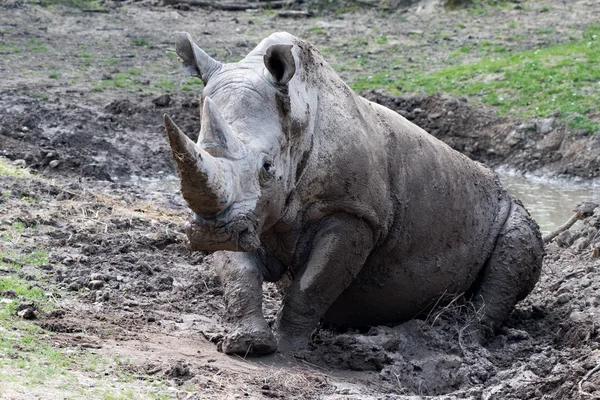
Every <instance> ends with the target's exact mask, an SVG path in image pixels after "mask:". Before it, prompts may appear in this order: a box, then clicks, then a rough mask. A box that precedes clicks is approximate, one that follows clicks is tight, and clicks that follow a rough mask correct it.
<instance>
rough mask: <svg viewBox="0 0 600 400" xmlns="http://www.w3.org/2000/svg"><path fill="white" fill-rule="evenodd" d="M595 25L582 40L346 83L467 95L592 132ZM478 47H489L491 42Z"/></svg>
mask: <svg viewBox="0 0 600 400" xmlns="http://www.w3.org/2000/svg"><path fill="white" fill-rule="evenodd" d="M599 36H600V26H598V25H594V26H590V27H588V28H587V29H586V31H585V33H584V35H583V39H581V40H577V41H573V42H571V43H566V44H558V45H554V46H551V47H547V48H541V49H537V50H527V51H523V52H519V53H513V54H506V53H502V50H501V49H494V51H495V52H496V53H495V54H494V55H493V56H492V57H490V58H485V59H483V60H480V61H478V62H475V63H472V64H466V65H456V66H451V67H448V68H444V69H442V70H440V71H437V72H433V73H428V74H420V73H418V72H417V73H415V74H414V75H411V74H410V72H407V71H395V70H388V71H382V72H380V73H378V74H375V75H373V76H372V77H370V78H369V77H360V78H357V79H355V80H354V82H353V83H352V84H351V86H352V87H353V89H355V90H357V91H362V90H367V89H371V88H375V87H380V88H381V87H383V88H385V89H387V90H388V91H390V92H392V93H396V94H397V93H399V92H401V91H402V92H421V91H423V92H425V93H427V94H433V93H440V92H441V93H447V94H450V95H454V96H458V95H467V96H470V97H472V98H474V99H477V100H480V101H481V102H483V103H485V104H488V105H492V106H495V107H497V108H498V111H499V113H500V114H501V115H503V114H511V115H515V116H518V117H521V118H525V119H529V118H533V117H547V116H550V115H553V114H555V113H558V114H559V116H560V117H561V118H562V119H563V120H564V121H566V122H567V123H568V124H569V126H570V127H571V128H575V129H582V130H584V131H585V132H588V133H592V132H598V131H599V130H600V121H598V120H591V119H590V118H589V117H588V116H591V115H592V113H594V112H596V111H597V109H598V104H600V68H594V67H593V66H595V65H599V62H600V41H599V40H598V37H599ZM482 45H483V47H490V48H493V46H492V45H491V44H489V45H488V46H485V44H482Z"/></svg>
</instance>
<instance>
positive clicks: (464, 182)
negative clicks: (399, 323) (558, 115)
mask: <svg viewBox="0 0 600 400" xmlns="http://www.w3.org/2000/svg"><path fill="white" fill-rule="evenodd" d="M358 101H359V102H361V104H359V106H358V108H359V109H360V110H361V117H360V118H359V120H361V122H360V123H358V124H357V123H356V122H355V124H354V126H353V127H352V128H350V127H348V131H347V132H346V135H347V136H351V135H354V137H348V138H347V139H346V140H345V142H346V146H336V149H337V150H338V151H342V152H343V150H341V149H342V148H345V149H346V150H347V151H349V153H350V154H346V155H342V154H340V155H338V156H337V158H338V160H339V159H342V160H354V165H359V166H360V165H362V168H356V167H354V168H353V167H347V166H346V165H344V168H342V170H341V172H338V173H337V174H334V180H338V181H340V180H341V181H346V182H347V181H352V180H357V179H358V180H362V181H361V182H356V183H355V184H354V185H352V188H351V189H350V190H349V191H350V192H353V193H354V202H355V203H356V204H360V205H359V206H358V207H356V208H355V211H354V212H353V213H361V212H363V211H364V210H367V211H368V218H372V220H373V221H376V222H372V227H373V231H374V235H375V237H376V239H377V240H376V243H377V245H376V247H375V248H374V249H373V251H372V252H371V255H370V257H369V259H368V261H367V264H366V265H365V267H364V268H363V270H362V272H361V274H360V275H359V277H358V279H357V280H356V282H355V283H354V284H353V285H352V286H351V287H350V288H349V289H348V290H346V292H345V293H344V294H343V295H342V296H341V297H340V298H339V299H338V301H336V303H335V304H334V305H333V306H332V308H331V309H330V312H329V313H328V315H327V317H326V318H327V319H329V320H331V321H334V322H335V321H336V320H342V321H345V322H346V323H347V322H348V321H355V323H356V325H362V324H371V323H377V322H379V321H382V322H384V321H390V320H401V319H407V318H411V317H414V316H416V315H417V314H419V313H420V312H423V311H424V310H426V309H427V308H428V307H430V306H432V305H433V304H434V303H435V302H436V301H438V300H439V299H440V297H441V296H444V295H447V296H451V295H454V294H458V293H462V292H464V291H466V290H467V289H468V288H469V287H470V286H471V285H472V284H473V282H474V281H475V279H476V278H477V275H478V273H479V271H480V270H481V268H482V267H483V265H484V264H485V262H486V260H487V259H488V257H489V255H490V254H491V251H492V249H493V247H494V244H495V240H496V237H497V235H498V232H499V231H500V229H501V227H502V225H503V224H504V221H505V220H506V217H507V215H508V212H509V210H510V203H511V200H510V195H509V194H508V193H507V192H506V191H505V190H504V189H503V188H502V187H501V185H500V184H499V182H498V180H497V177H496V176H495V174H494V173H493V172H492V171H490V170H488V169H487V168H485V167H483V166H482V165H481V164H479V163H476V162H474V161H472V160H470V159H468V158H467V157H465V156H463V155H462V154H460V153H458V152H456V151H454V150H452V149H451V148H450V147H448V146H447V145H446V144H444V143H442V142H441V141H439V140H438V139H436V138H434V137H433V136H431V135H429V134H428V133H426V132H425V131H423V130H422V129H420V128H418V127H417V126H415V125H414V124H412V123H410V122H409V121H407V120H405V119H404V118H403V117H401V116H400V115H398V114H396V113H394V112H392V111H390V110H388V109H386V108H384V107H381V106H379V105H376V104H373V103H370V102H367V101H366V100H362V99H360V100H358ZM361 125H362V127H360V126H361ZM361 171H368V173H362V172H361ZM338 187H339V186H338ZM338 190H339V189H338ZM343 202H348V199H347V198H346V199H344V200H343ZM363 202H364V203H363ZM371 216H374V217H371ZM350 304H352V306H351V307H346V306H347V305H350ZM357 304H358V306H357ZM340 317H341V318H340Z"/></svg>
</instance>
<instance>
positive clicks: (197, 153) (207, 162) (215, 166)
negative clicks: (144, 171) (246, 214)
mask: <svg viewBox="0 0 600 400" xmlns="http://www.w3.org/2000/svg"><path fill="white" fill-rule="evenodd" d="M164 122H165V128H166V130H167V135H168V137H169V144H170V145H171V151H172V152H173V158H174V159H175V163H176V164H177V172H178V173H179V180H180V183H181V194H182V195H183V198H184V199H185V201H186V202H187V204H188V205H189V206H190V208H191V209H192V210H193V211H194V212H195V213H196V214H198V215H199V216H200V217H202V218H213V217H215V216H217V215H219V214H220V213H222V212H223V211H224V210H225V209H226V208H227V207H229V205H230V204H231V198H232V194H233V191H232V189H231V187H230V184H231V179H230V178H231V177H229V176H227V172H226V171H224V170H223V168H222V167H221V166H220V164H219V163H218V162H217V160H216V159H215V158H214V157H213V156H211V155H210V154H208V153H207V152H205V151H204V150H202V149H201V148H199V147H198V146H197V145H196V144H195V143H194V142H193V141H192V140H191V139H190V138H188V137H187V136H186V135H185V134H184V133H183V132H182V131H181V130H180V129H179V127H177V125H175V123H174V122H173V120H172V119H171V118H170V117H169V116H168V115H166V114H165V116H164Z"/></svg>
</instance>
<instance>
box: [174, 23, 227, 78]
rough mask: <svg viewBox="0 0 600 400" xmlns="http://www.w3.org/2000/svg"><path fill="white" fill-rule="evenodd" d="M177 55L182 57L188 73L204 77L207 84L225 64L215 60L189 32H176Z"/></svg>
mask: <svg viewBox="0 0 600 400" xmlns="http://www.w3.org/2000/svg"><path fill="white" fill-rule="evenodd" d="M175 34H176V35H177V37H176V45H175V50H176V51H177V55H178V56H179V57H181V62H182V64H183V68H184V69H185V70H186V71H187V73H188V74H190V75H192V76H197V77H198V78H200V79H202V82H204V84H205V85H206V82H208V79H209V78H210V76H211V75H213V74H214V73H215V72H217V71H218V70H220V69H221V67H222V66H223V64H221V63H220V62H218V61H216V60H213V59H212V58H211V57H210V56H209V55H208V54H206V53H205V52H204V50H202V49H201V48H200V47H198V46H197V45H196V43H194V42H193V41H192V37H191V36H190V34H189V33H187V32H175Z"/></svg>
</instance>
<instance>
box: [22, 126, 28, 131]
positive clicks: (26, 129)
mask: <svg viewBox="0 0 600 400" xmlns="http://www.w3.org/2000/svg"><path fill="white" fill-rule="evenodd" d="M28 130H29V128H28V127H26V126H24V127H22V128H21V132H27V131H28Z"/></svg>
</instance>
